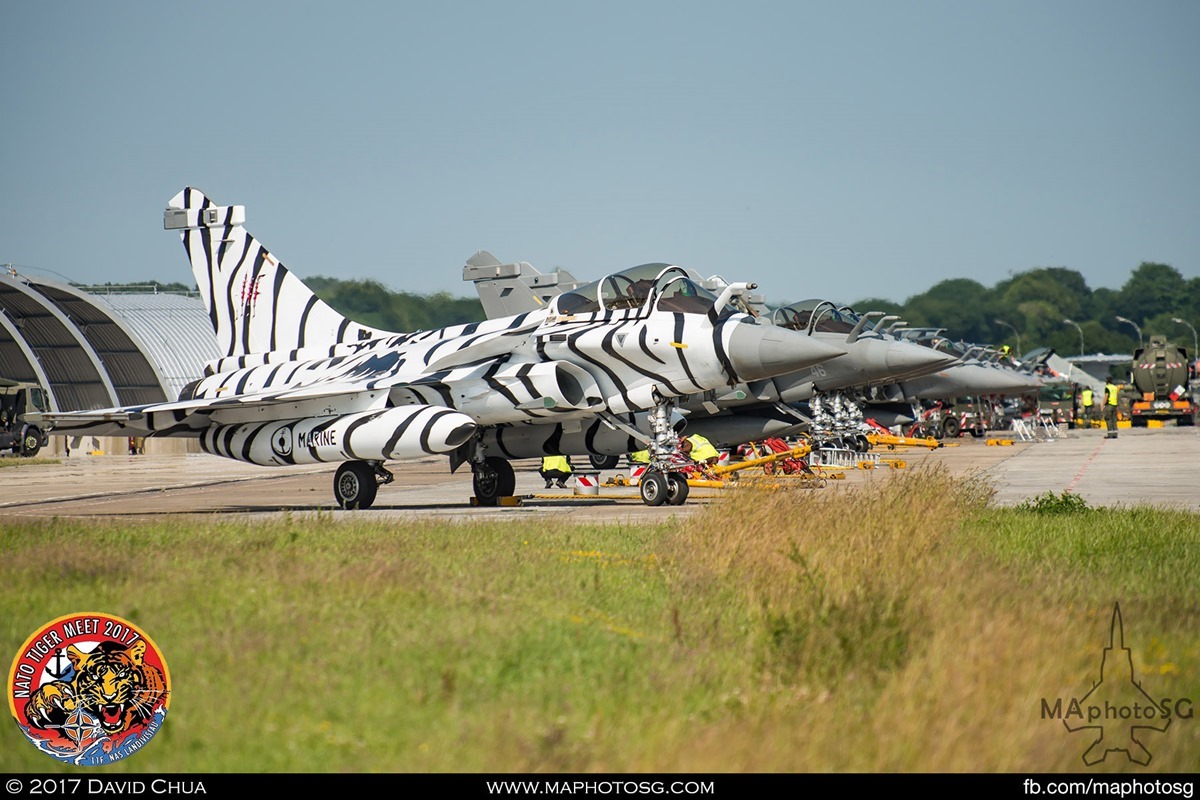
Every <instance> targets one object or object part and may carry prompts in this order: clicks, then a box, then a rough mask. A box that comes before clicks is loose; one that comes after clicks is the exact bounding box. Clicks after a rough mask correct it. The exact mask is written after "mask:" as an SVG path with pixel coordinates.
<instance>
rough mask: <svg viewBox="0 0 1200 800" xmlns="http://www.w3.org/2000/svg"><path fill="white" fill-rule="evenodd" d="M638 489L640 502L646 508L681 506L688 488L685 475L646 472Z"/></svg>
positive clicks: (653, 471) (680, 473)
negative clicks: (640, 495) (646, 506)
mask: <svg viewBox="0 0 1200 800" xmlns="http://www.w3.org/2000/svg"><path fill="white" fill-rule="evenodd" d="M639 487H640V489H641V493H642V502H643V503H645V504H646V505H648V506H661V505H664V504H665V505H669V506H681V505H683V504H684V502H685V501H686V500H687V497H688V492H689V491H690V487H689V486H688V482H687V475H685V474H684V473H682V472H660V471H658V470H646V472H644V473H643V474H642V478H641V481H640V483H639Z"/></svg>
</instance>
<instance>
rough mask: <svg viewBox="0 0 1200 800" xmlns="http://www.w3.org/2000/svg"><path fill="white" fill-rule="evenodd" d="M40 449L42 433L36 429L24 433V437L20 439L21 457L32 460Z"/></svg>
mask: <svg viewBox="0 0 1200 800" xmlns="http://www.w3.org/2000/svg"><path fill="white" fill-rule="evenodd" d="M41 449H42V432H41V431H39V430H38V429H37V428H30V429H29V430H27V431H25V436H24V438H22V439H21V455H23V456H25V457H26V458H33V457H34V456H36V455H37V454H38V451H39V450H41Z"/></svg>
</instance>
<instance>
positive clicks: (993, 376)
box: [956, 364, 1042, 394]
mask: <svg viewBox="0 0 1200 800" xmlns="http://www.w3.org/2000/svg"><path fill="white" fill-rule="evenodd" d="M966 366H970V367H972V369H971V371H970V373H968V383H969V384H973V386H974V391H973V392H971V393H972V394H1023V393H1025V392H1029V391H1032V390H1034V389H1037V388H1039V387H1040V386H1041V385H1042V383H1041V381H1039V380H1037V379H1036V378H1034V377H1032V376H1026V375H1022V374H1021V373H1019V372H1013V371H1012V370H1010V369H1002V368H1000V367H985V366H983V365H978V364H977V365H966ZM956 369H957V367H956Z"/></svg>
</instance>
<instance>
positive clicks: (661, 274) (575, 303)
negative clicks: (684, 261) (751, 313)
mask: <svg viewBox="0 0 1200 800" xmlns="http://www.w3.org/2000/svg"><path fill="white" fill-rule="evenodd" d="M716 300H717V296H716V295H714V294H713V293H712V292H710V291H708V290H707V289H705V288H704V287H702V286H700V285H699V284H698V283H696V282H695V281H694V280H692V278H691V277H689V275H688V273H687V271H686V270H684V269H683V268H682V267H676V266H672V265H670V264H642V265H641V266H638V267H631V268H629V269H627V270H623V271H621V272H614V273H613V274H611V275H609V276H607V277H605V278H602V279H601V280H598V281H594V282H592V283H587V284H584V285H583V286H580V287H578V288H576V289H572V290H571V291H569V292H564V293H563V294H560V295H559V296H558V297H556V298H554V300H553V301H552V302H551V310H552V311H553V312H554V313H556V314H564V315H565V314H596V313H599V312H602V311H620V310H623V309H630V308H646V309H653V310H655V311H679V312H682V313H685V314H707V313H708V312H709V310H710V309H712V307H713V303H715V302H716Z"/></svg>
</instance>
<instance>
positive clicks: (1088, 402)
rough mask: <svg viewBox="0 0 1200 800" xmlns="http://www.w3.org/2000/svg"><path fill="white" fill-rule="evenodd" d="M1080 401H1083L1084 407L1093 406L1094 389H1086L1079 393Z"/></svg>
mask: <svg viewBox="0 0 1200 800" xmlns="http://www.w3.org/2000/svg"><path fill="white" fill-rule="evenodd" d="M1079 401H1080V402H1081V403H1083V407H1084V408H1091V406H1092V390H1091V389H1084V390H1083V392H1082V393H1080V395H1079Z"/></svg>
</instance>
